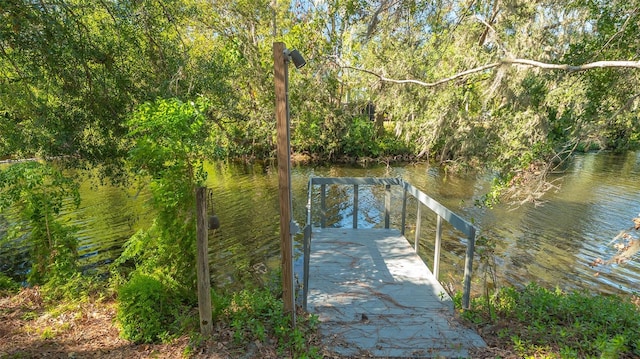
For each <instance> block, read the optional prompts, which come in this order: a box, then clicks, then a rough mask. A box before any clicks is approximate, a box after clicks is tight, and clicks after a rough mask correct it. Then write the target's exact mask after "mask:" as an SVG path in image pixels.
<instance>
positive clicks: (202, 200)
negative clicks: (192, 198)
mask: <svg viewBox="0 0 640 359" xmlns="http://www.w3.org/2000/svg"><path fill="white" fill-rule="evenodd" d="M208 229H209V225H208V224H207V188H206V187H198V188H196V241H197V251H198V252H197V254H196V275H197V280H198V312H199V313H200V333H201V334H202V336H204V337H208V336H210V335H211V334H212V333H213V315H212V312H211V282H210V280H211V279H210V278H211V277H210V276H209V243H208V242H209V240H208Z"/></svg>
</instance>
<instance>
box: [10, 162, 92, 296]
mask: <svg viewBox="0 0 640 359" xmlns="http://www.w3.org/2000/svg"><path fill="white" fill-rule="evenodd" d="M69 202H71V203H72V204H75V205H76V206H77V205H78V204H79V202H80V196H79V193H78V185H77V184H76V183H75V182H74V181H73V180H71V179H70V178H67V177H65V176H64V175H63V173H62V172H60V171H59V170H57V169H55V168H54V167H53V166H52V165H50V164H44V163H40V162H35V161H28V162H22V163H17V164H14V165H11V166H8V167H7V168H5V169H3V170H0V211H7V210H8V209H9V208H11V209H13V213H15V216H16V222H17V224H16V225H15V226H12V228H11V229H10V230H9V231H8V233H7V235H6V238H5V239H4V240H5V241H9V242H11V241H13V243H15V245H24V243H23V242H22V240H21V238H24V239H25V240H26V244H27V246H28V247H29V250H30V260H31V270H30V272H29V275H28V281H29V283H30V284H43V283H46V282H48V281H52V285H54V286H55V285H56V283H58V284H59V283H60V282H61V281H64V280H65V279H64V278H66V277H70V276H72V275H73V274H74V273H75V272H76V271H77V239H76V238H75V236H74V235H73V232H74V228H73V227H72V226H70V225H68V224H65V223H63V222H62V220H61V219H60V217H59V215H60V211H61V209H62V207H63V205H64V204H65V203H69Z"/></svg>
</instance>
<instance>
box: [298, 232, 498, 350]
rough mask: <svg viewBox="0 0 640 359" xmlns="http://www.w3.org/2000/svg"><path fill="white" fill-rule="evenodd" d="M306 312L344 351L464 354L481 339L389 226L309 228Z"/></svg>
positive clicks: (331, 343)
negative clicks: (316, 318) (460, 319)
mask: <svg viewBox="0 0 640 359" xmlns="http://www.w3.org/2000/svg"><path fill="white" fill-rule="evenodd" d="M307 309H308V311H309V312H310V313H315V314H317V315H318V316H319V319H320V334H321V335H322V338H323V342H324V344H325V345H327V347H328V349H330V350H332V351H334V352H335V353H337V354H340V355H344V356H355V355H363V354H369V355H372V356H374V357H401V358H435V357H437V358H441V357H445V358H466V357H469V350H470V349H471V348H474V347H485V346H486V344H485V342H484V341H483V340H482V338H481V337H480V336H479V335H478V334H477V333H476V332H475V331H473V330H472V329H469V328H466V327H464V326H462V325H461V324H459V323H458V322H457V321H456V320H455V318H454V312H453V302H452V300H451V298H450V297H449V295H448V294H447V292H446V291H445V290H444V288H443V287H442V285H441V284H440V283H439V282H438V281H437V280H436V279H435V277H434V276H433V274H432V273H431V271H430V270H429V269H428V268H427V266H426V265H425V264H424V262H423V261H422V259H421V258H420V257H419V256H418V255H417V254H416V253H415V252H414V250H413V248H412V247H411V245H410V244H409V242H408V241H407V240H406V239H405V238H404V236H402V235H401V234H400V232H399V231H398V230H394V229H344V228H323V229H319V228H314V232H313V235H312V240H311V255H310V265H309V290H308V298H307Z"/></svg>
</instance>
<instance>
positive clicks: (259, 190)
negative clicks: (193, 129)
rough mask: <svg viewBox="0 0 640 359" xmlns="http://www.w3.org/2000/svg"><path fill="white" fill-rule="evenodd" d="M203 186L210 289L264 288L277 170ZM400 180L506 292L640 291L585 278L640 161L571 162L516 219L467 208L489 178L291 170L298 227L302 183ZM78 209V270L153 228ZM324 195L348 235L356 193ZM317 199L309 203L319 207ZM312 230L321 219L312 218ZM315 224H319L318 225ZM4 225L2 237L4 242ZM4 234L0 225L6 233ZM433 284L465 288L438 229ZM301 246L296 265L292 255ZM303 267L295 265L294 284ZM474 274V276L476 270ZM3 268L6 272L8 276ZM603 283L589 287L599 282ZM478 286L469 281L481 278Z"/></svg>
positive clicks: (121, 203)
mask: <svg viewBox="0 0 640 359" xmlns="http://www.w3.org/2000/svg"><path fill="white" fill-rule="evenodd" d="M206 169H207V172H208V173H209V177H208V183H207V185H208V186H209V187H210V188H211V189H212V191H213V207H214V209H215V211H216V214H217V215H218V217H219V218H220V222H221V227H220V229H218V230H216V231H215V232H210V236H209V258H210V264H211V275H212V280H213V282H214V284H216V285H219V286H234V285H242V283H244V282H246V281H261V280H263V278H264V275H265V272H267V273H273V272H274V271H275V270H276V269H277V268H278V267H279V265H280V259H279V254H280V240H279V234H278V232H279V206H278V177H277V169H276V167H275V165H272V164H254V165H235V164H223V163H214V164H210V165H209V166H207V168H206ZM311 175H315V176H353V177H366V176H379V177H386V176H388V177H403V178H404V179H405V180H407V181H408V182H410V183H412V184H413V185H415V186H416V187H418V188H420V189H421V190H422V191H424V192H425V193H427V194H428V195H430V196H431V197H433V198H434V199H436V200H438V201H439V202H441V203H442V204H444V205H445V206H447V207H449V208H450V209H451V210H453V211H454V212H457V213H459V214H461V215H462V216H463V217H464V218H467V219H469V220H473V222H474V223H475V224H476V226H477V227H479V228H480V232H479V235H482V236H485V237H488V238H490V239H491V240H493V241H494V242H495V243H496V254H497V258H496V262H497V263H498V268H497V272H498V276H499V278H500V279H501V281H502V282H503V283H510V284H515V285H524V284H526V283H528V282H531V281H537V282H540V283H542V284H544V285H546V286H552V287H555V286H557V287H560V288H563V289H578V288H584V289H589V290H596V291H600V292H606V293H615V292H634V291H636V287H637V283H639V280H640V265H639V263H638V261H639V259H638V258H634V259H633V260H631V261H629V262H627V263H625V264H622V265H613V266H607V267H600V268H596V269H594V268H591V267H590V266H589V263H591V262H592V261H593V260H594V259H596V258H603V259H608V258H610V257H612V256H613V255H615V253H616V251H615V249H613V247H612V246H610V245H609V242H610V241H611V239H612V238H613V237H615V236H616V235H617V234H618V233H619V232H620V231H621V230H623V229H627V228H629V227H630V226H631V224H632V223H631V218H633V217H635V216H637V215H638V213H640V153H633V152H630V153H626V154H622V155H616V154H610V153H600V154H585V155H579V156H577V157H576V158H575V160H574V161H573V163H572V166H571V167H570V169H569V170H568V172H567V173H565V174H564V175H563V179H562V180H561V182H560V183H561V186H562V187H561V190H560V191H558V192H557V193H548V194H547V195H545V197H544V200H545V201H546V203H545V205H544V206H542V207H535V206H533V205H524V206H521V207H519V208H517V209H512V208H511V207H510V206H507V205H503V206H496V207H495V208H493V209H485V208H478V207H475V206H474V203H475V201H476V200H477V199H479V198H481V197H482V195H484V194H485V193H487V192H488V190H489V186H490V178H487V177H474V176H471V177H465V176H458V177H453V176H447V175H445V174H444V173H443V172H442V171H440V170H438V169H437V168H433V167H428V166H426V165H407V166H391V167H387V166H378V167H373V168H366V169H364V168H346V167H316V168H311V167H295V168H294V169H293V173H292V191H293V201H294V218H295V220H296V221H297V222H298V223H300V224H301V225H303V224H304V221H305V218H306V215H305V210H306V209H305V206H306V197H307V181H308V178H309V176H311ZM81 191H82V199H83V200H82V204H81V206H80V208H79V209H73V208H69V209H67V212H66V213H64V214H63V218H64V220H65V221H67V222H68V223H70V224H73V225H76V226H77V227H78V232H77V235H78V238H79V240H80V248H79V254H80V256H81V261H82V264H83V265H84V267H85V268H87V269H91V270H95V271H97V272H105V271H106V270H107V269H108V264H109V263H111V262H112V261H113V260H114V259H115V258H117V257H118V255H119V254H120V253H121V251H122V245H123V243H124V242H125V241H126V239H128V238H129V237H130V236H131V235H132V234H133V233H135V231H137V230H138V229H140V228H146V226H148V225H149V224H150V221H151V219H152V217H153V216H152V213H150V211H149V209H148V207H147V205H146V201H147V200H148V198H149V195H148V193H147V192H146V191H144V190H142V191H138V190H137V189H135V188H132V189H122V188H118V187H111V186H96V185H95V184H92V183H90V182H89V181H86V182H85V183H83V185H82V188H81ZM332 191H333V192H331V191H329V194H330V195H333V198H332V199H330V200H329V202H331V201H333V202H331V203H333V205H331V204H330V209H331V213H330V215H331V216H332V217H331V218H332V219H331V223H330V225H333V226H341V225H344V226H350V225H351V223H352V222H351V221H352V215H353V213H352V208H351V207H350V206H348V205H345V204H344V203H340V201H339V200H338V198H349V199H350V198H352V195H353V193H352V190H351V189H350V188H346V189H334V190H332ZM359 195H360V212H359V214H358V215H359V220H358V222H359V223H360V225H361V226H362V227H373V226H375V225H376V223H377V222H379V221H380V220H381V218H382V215H381V212H382V208H383V203H384V202H383V198H384V194H383V191H381V190H377V189H372V188H361V189H360V192H359ZM317 196H318V195H317V194H316V195H315V198H317ZM400 203H401V201H400V193H399V192H394V193H393V198H392V207H394V208H395V209H394V212H392V225H396V226H397V225H398V224H399V221H400V219H399V207H400ZM415 212H416V210H415V203H412V202H409V205H408V220H407V238H409V240H410V241H413V233H414V230H415ZM427 212H428V211H426V210H423V216H424V217H423V227H422V230H421V231H422V239H421V249H420V253H421V255H422V257H423V258H424V259H425V261H426V262H427V264H428V265H429V266H430V263H431V262H432V256H433V248H432V246H433V236H434V234H433V233H434V232H435V217H434V216H433V215H432V214H429V213H427ZM314 218H315V220H316V221H317V217H314ZM316 224H317V223H316ZM2 227H3V225H2V223H0V236H1V235H2ZM5 227H6V225H5ZM443 235H444V237H443V239H444V242H443V257H442V262H441V280H442V281H445V282H446V281H451V282H454V283H459V282H460V281H461V275H462V268H463V258H464V250H465V239H464V238H461V237H460V236H461V234H459V233H456V232H454V231H453V230H452V229H451V228H450V227H447V226H445V227H444V233H443ZM24 251H25V250H24V248H21V249H20V248H19V249H16V248H15V247H13V248H10V247H8V246H6V245H4V246H2V247H0V260H2V262H0V270H3V271H9V270H16V271H21V270H22V271H24V265H23V264H22V265H21V263H24ZM300 252H301V244H300V241H298V242H297V243H296V253H297V254H300ZM300 265H301V260H300V259H299V260H297V261H296V269H297V271H298V272H299V270H300ZM475 265H476V268H478V267H479V265H478V262H477V261H476V264H475ZM9 268H11V269H9ZM596 272H598V273H599V275H598V276H596V275H595V273H596ZM478 274H479V273H477V274H476V278H478Z"/></svg>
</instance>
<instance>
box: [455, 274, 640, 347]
mask: <svg viewBox="0 0 640 359" xmlns="http://www.w3.org/2000/svg"><path fill="white" fill-rule="evenodd" d="M474 304H475V306H477V307H476V308H477V310H472V311H469V312H466V313H465V316H467V318H468V319H471V320H473V321H474V322H476V323H491V322H495V321H497V322H498V323H497V325H494V326H493V327H504V329H502V331H501V333H500V336H501V337H502V338H509V339H510V341H511V343H505V345H507V346H513V348H514V349H515V350H516V351H517V352H518V354H519V355H521V356H523V357H527V356H529V355H533V354H534V353H537V352H538V351H540V350H543V351H545V352H550V353H548V354H549V355H548V357H556V356H559V357H565V356H566V355H565V354H566V353H575V354H577V356H579V357H594V356H601V357H607V358H610V357H618V356H632V357H638V356H639V355H640V340H638V339H637V337H638V333H640V312H639V311H638V308H637V307H636V306H635V305H634V304H633V303H632V302H631V301H630V300H628V299H625V298H622V297H619V296H614V295H591V294H589V293H586V292H563V291H561V290H558V289H556V290H548V289H545V288H542V287H540V286H538V285H536V284H530V285H528V286H527V287H525V288H523V289H521V290H519V289H515V288H513V287H507V288H503V289H501V290H500V291H499V292H498V293H497V294H496V295H495V297H493V298H492V300H490V302H489V303H488V302H487V301H486V299H479V300H476V301H475V303H474ZM492 310H494V311H495V315H493V316H492V315H490V311H492ZM541 348H543V349H541ZM563 353H564V354H563Z"/></svg>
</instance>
